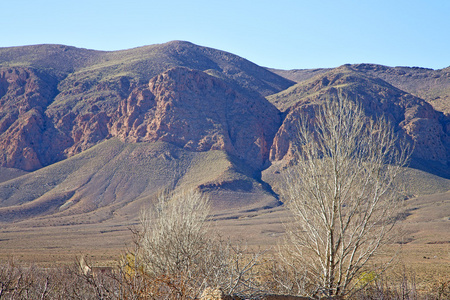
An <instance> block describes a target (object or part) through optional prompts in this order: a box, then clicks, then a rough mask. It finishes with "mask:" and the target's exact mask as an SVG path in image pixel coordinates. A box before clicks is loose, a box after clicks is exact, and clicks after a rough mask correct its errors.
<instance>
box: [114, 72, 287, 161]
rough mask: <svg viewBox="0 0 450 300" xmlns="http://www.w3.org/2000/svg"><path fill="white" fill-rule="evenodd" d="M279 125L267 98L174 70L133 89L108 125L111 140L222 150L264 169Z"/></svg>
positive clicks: (192, 149)
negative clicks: (167, 143)
mask: <svg viewBox="0 0 450 300" xmlns="http://www.w3.org/2000/svg"><path fill="white" fill-rule="evenodd" d="M280 124H281V119H280V115H279V112H278V110H277V109H276V108H275V107H274V106H273V105H272V104H270V103H269V102H268V101H267V100H266V99H264V98H262V97H258V96H253V97H249V96H246V95H243V94H241V93H238V92H236V91H235V90H233V89H232V88H231V87H230V86H228V85H227V84H226V83H225V82H224V81H222V80H220V79H218V78H215V77H212V76H210V75H207V74H205V73H204V72H201V71H194V70H189V69H186V68H180V67H179V68H174V69H171V70H168V71H166V72H164V73H162V74H161V75H158V76H156V77H154V78H153V79H151V80H150V82H149V84H148V88H145V89H138V90H135V91H134V92H133V93H132V94H131V95H130V96H129V97H128V99H127V100H125V101H123V102H122V103H121V104H120V106H119V109H118V110H117V113H116V114H114V115H113V117H112V118H111V121H110V125H109V126H110V132H111V135H112V136H120V137H121V138H122V139H124V140H127V141H133V142H136V141H164V142H169V143H172V144H175V145H177V146H179V147H182V148H184V149H187V150H191V151H208V150H224V151H226V152H227V153H229V154H232V155H234V156H237V157H240V158H242V159H243V160H244V161H245V162H247V163H248V164H250V165H251V166H252V167H254V168H261V167H263V166H264V164H265V163H266V162H267V160H268V158H269V150H270V145H271V144H272V140H273V137H274V135H275V133H276V131H277V129H278V127H279V125H280Z"/></svg>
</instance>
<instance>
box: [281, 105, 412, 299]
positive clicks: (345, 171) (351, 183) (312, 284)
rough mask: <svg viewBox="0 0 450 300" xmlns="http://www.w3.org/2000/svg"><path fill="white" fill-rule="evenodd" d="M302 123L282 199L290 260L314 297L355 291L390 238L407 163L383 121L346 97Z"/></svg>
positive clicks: (404, 149)
mask: <svg viewBox="0 0 450 300" xmlns="http://www.w3.org/2000/svg"><path fill="white" fill-rule="evenodd" d="M310 108H313V109H312V110H311V111H310V113H311V114H312V115H313V116H311V115H310V117H309V118H306V117H303V118H301V120H300V122H299V126H298V128H299V132H298V145H297V146H298V149H297V151H296V159H295V161H294V163H293V164H292V167H290V168H289V169H288V170H287V176H286V187H285V188H284V189H283V191H282V196H283V198H284V200H285V202H286V203H287V206H288V208H289V209H290V211H291V212H292V214H293V218H294V222H292V223H289V224H288V234H287V239H288V244H289V245H290V249H291V251H290V253H291V254H292V259H293V260H291V261H294V262H297V263H294V265H296V266H300V265H301V266H304V267H305V270H306V275H305V276H304V277H303V279H304V280H306V281H307V284H306V285H307V286H308V293H309V294H310V296H315V297H320V296H325V297H329V298H332V297H338V296H343V295H347V294H349V293H351V292H352V291H354V290H355V287H356V286H358V284H357V281H358V278H359V276H360V274H361V273H362V272H363V268H364V267H365V266H367V265H368V262H369V261H370V260H371V258H373V256H374V255H375V254H377V250H379V248H380V246H382V245H383V244H384V243H386V241H387V240H388V237H389V235H390V233H392V232H393V231H392V228H393V226H394V224H395V218H396V214H397V207H398V204H399V201H398V194H396V189H395V180H396V178H397V176H398V175H399V173H400V172H401V170H402V167H403V166H404V165H405V164H406V162H407V160H408V158H409V153H410V151H409V148H408V146H407V144H406V143H404V142H401V141H400V140H399V139H398V138H397V136H396V134H395V133H394V130H393V128H392V127H391V126H390V124H389V122H387V121H386V119H384V118H383V117H379V118H378V119H376V120H373V119H371V118H369V117H367V116H366V115H365V114H364V111H363V110H362V108H361V107H360V106H358V105H356V104H355V103H354V102H352V101H350V100H347V99H345V98H343V97H337V99H333V100H328V101H326V102H324V103H323V104H322V105H318V104H315V105H314V106H311V107H310Z"/></svg>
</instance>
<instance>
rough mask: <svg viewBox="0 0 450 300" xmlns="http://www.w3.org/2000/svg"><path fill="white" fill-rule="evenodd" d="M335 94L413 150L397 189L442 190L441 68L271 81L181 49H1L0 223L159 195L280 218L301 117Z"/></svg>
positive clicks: (106, 209) (265, 74)
mask: <svg viewBox="0 0 450 300" xmlns="http://www.w3.org/2000/svg"><path fill="white" fill-rule="evenodd" d="M337 95H340V96H343V97H346V98H349V99H354V100H357V101H358V102H359V103H361V106H362V107H363V108H364V111H365V112H366V114H368V115H369V116H373V117H376V116H380V115H385V116H386V117H387V118H388V119H389V120H390V122H391V123H392V125H393V126H394V129H395V131H397V132H398V133H399V135H403V136H405V137H406V138H407V139H408V140H409V141H411V142H413V143H414V145H415V147H414V152H413V155H412V161H411V169H410V171H409V173H408V175H406V176H409V181H410V182H417V181H421V178H422V179H423V178H427V180H426V181H427V182H428V183H429V185H427V187H424V186H422V185H420V184H419V185H417V184H411V189H410V192H411V193H412V194H421V193H432V192H435V191H446V190H448V189H450V184H449V181H448V180H447V178H450V172H449V171H448V165H449V163H450V116H449V113H450V102H449V101H450V67H449V68H446V69H441V70H432V69H424V68H417V67H413V68H410V67H387V66H380V65H373V64H357V65H343V66H341V67H338V68H332V69H331V68H330V69H310V70H276V69H270V68H265V67H261V66H258V65H256V64H254V63H252V62H250V61H248V60H246V59H243V58H241V57H239V56H236V55H234V54H231V53H227V52H224V51H220V50H216V49H212V48H207V47H202V46H198V45H194V44H192V43H189V42H183V41H172V42H169V43H165V44H159V45H151V46H145V47H139V48H135V49H129V50H123V51H113V52H105V51H95V50H87V49H80V48H75V47H69V46H64V45H35V46H24V47H12V48H0V222H3V224H11V223H12V222H15V223H17V222H19V223H20V224H23V226H28V225H30V224H31V225H33V226H45V225H68V224H97V223H99V222H103V221H104V220H114V219H117V220H127V219H133V218H136V217H137V216H138V214H139V210H140V208H141V207H143V206H145V205H149V203H151V202H152V201H153V199H154V197H155V195H156V194H157V193H158V192H160V191H161V190H163V189H175V190H176V189H185V188H195V189H199V190H201V191H203V192H204V193H207V194H208V195H209V196H210V198H211V200H212V203H213V207H214V210H215V211H216V212H219V211H221V210H227V209H246V210H260V209H264V208H268V207H274V206H277V205H280V204H281V202H280V199H279V198H278V195H277V193H278V189H279V183H280V182H281V178H282V176H283V168H284V166H285V165H286V163H288V162H289V161H290V159H291V158H292V155H293V149H292V140H293V139H294V138H295V135H296V130H295V128H296V124H297V122H298V120H299V118H300V116H301V115H303V114H305V113H307V111H308V109H310V108H311V105H312V104H314V103H317V102H320V101H324V100H326V99H330V98H333V97H336V96H337ZM27 224H28V225H27Z"/></svg>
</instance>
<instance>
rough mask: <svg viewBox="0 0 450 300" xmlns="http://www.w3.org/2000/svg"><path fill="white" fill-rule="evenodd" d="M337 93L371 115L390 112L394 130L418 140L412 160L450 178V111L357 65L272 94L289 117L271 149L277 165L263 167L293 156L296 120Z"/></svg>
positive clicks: (417, 165) (340, 68)
mask: <svg viewBox="0 0 450 300" xmlns="http://www.w3.org/2000/svg"><path fill="white" fill-rule="evenodd" d="M338 94H339V95H341V96H343V97H346V98H348V99H352V100H357V101H358V102H359V103H360V104H361V106H362V108H363V109H364V110H365V112H366V114H368V115H370V116H372V117H376V116H380V115H384V116H386V117H387V118H388V120H389V121H390V122H391V123H392V124H393V125H394V128H395V130H396V131H397V132H398V133H399V134H400V135H403V136H405V137H406V138H407V140H409V141H410V142H411V143H413V144H414V145H415V147H414V152H413V154H412V161H411V165H412V166H414V167H416V168H420V169H422V170H424V171H426V172H432V173H434V174H437V175H439V176H444V177H446V178H449V176H450V173H449V172H448V168H447V164H448V161H449V158H450V156H449V155H450V131H449V129H450V128H449V126H448V124H449V122H450V119H449V117H448V116H446V115H445V114H443V113H442V112H439V111H436V110H434V109H433V107H432V106H431V105H430V104H429V103H427V102H426V101H425V100H423V99H421V98H418V97H416V96H413V95H412V94H409V93H407V92H405V91H403V90H400V89H398V88H396V87H394V86H392V85H391V84H389V83H387V82H386V81H383V80H381V79H380V78H376V77H372V76H371V75H370V74H366V73H365V72H361V71H358V70H355V69H354V68H353V67H352V66H342V67H339V68H336V69H333V70H330V71H328V72H325V73H322V74H319V75H317V76H315V77H312V78H310V79H308V80H305V81H302V82H300V83H298V84H296V85H294V86H292V87H290V88H288V89H286V90H284V91H282V92H280V93H277V94H274V95H271V96H268V97H267V99H268V100H269V101H270V102H271V103H273V104H274V105H275V106H276V107H277V108H278V109H280V110H281V111H283V112H284V115H285V117H284V121H283V124H282V125H281V127H280V129H279V130H278V132H277V134H276V136H275V138H274V142H273V145H272V147H271V150H270V159H271V161H272V162H273V166H272V167H271V168H270V169H269V170H266V171H264V172H265V173H266V176H269V175H267V173H270V172H276V170H277V167H275V166H277V165H278V163H277V162H279V161H286V160H289V159H290V158H291V157H292V154H293V153H292V151H293V147H292V141H293V140H294V139H295V138H296V124H297V123H298V121H299V118H300V116H302V115H305V114H307V115H309V116H311V115H313V111H314V109H315V107H316V105H317V103H320V102H321V101H325V100H326V99H333V98H335V97H337V95H338ZM274 170H275V171H274ZM269 177H270V176H269Z"/></svg>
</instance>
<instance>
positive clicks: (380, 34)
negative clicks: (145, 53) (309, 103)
mask: <svg viewBox="0 0 450 300" xmlns="http://www.w3.org/2000/svg"><path fill="white" fill-rule="evenodd" d="M172 40H184V41H189V42H192V43H194V44H197V45H201V46H206V47H211V48H216V49H220V50H224V51H227V52H231V53H233V54H236V55H239V56H241V57H244V58H246V59H248V60H250V61H252V62H254V63H256V64H258V65H261V66H265V67H271V68H277V69H311V68H324V67H337V66H340V65H343V64H347V63H352V64H353V63H376V64H381V65H387V66H410V67H413V66H418V67H426V68H432V69H441V68H446V67H448V66H450V1H449V0H421V1H419V0H408V1H404V0H389V1H386V0H374V1H372V0H322V1H318V0H309V1H303V0H276V1H275V0H268V1H266V0H253V1H250V0H238V1H236V0H226V1H224V0H221V1H219V0H189V1H181V0H159V1H153V0H122V1H118V0H107V1H104V0H77V1H71V0H69V1H64V0H0V47H11V46H23V45H34V44H64V45H70V46H75V47H80V48H88V49H95V50H107V51H112V50H123V49H129V48H134V47H139V46H144V45H152V44H160V43H165V42H168V41H172Z"/></svg>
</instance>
